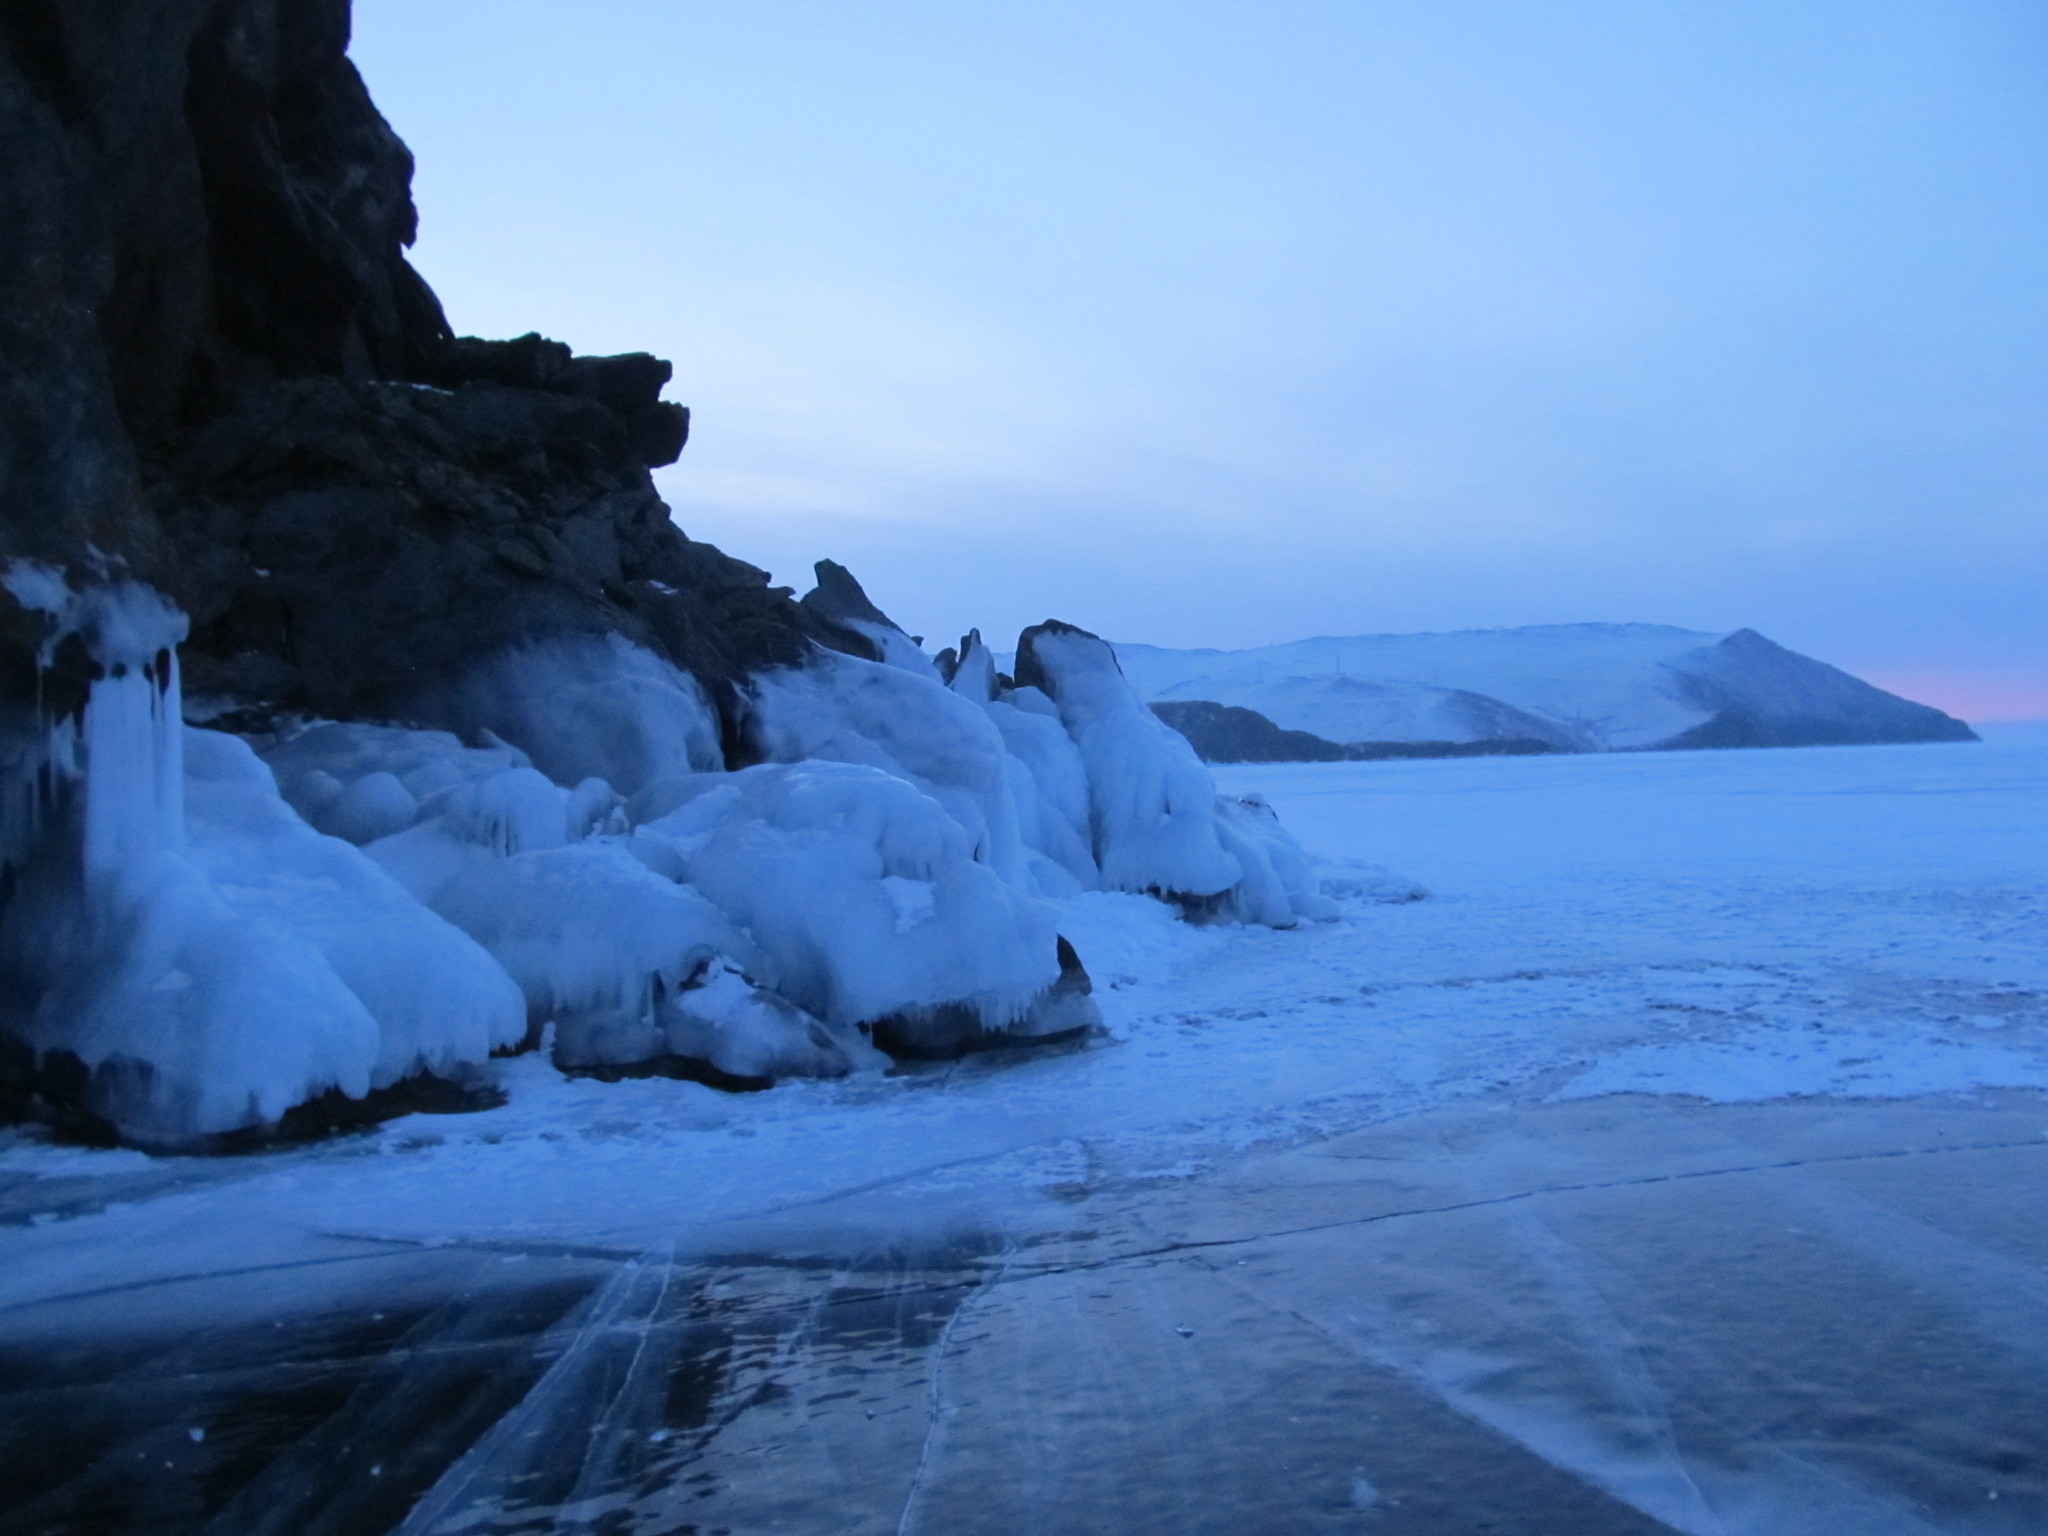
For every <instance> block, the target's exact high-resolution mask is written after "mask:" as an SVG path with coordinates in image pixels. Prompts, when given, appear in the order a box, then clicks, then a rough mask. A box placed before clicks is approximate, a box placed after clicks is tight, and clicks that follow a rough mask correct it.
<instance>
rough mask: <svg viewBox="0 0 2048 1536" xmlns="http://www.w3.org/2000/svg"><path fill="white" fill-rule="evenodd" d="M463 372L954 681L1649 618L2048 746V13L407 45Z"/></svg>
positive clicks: (1211, 12) (798, 19)
mask: <svg viewBox="0 0 2048 1536" xmlns="http://www.w3.org/2000/svg"><path fill="white" fill-rule="evenodd" d="M355 16H356V24H355V25H356V31H355V44H354V48H353V53H354V57H355V59H356V62H357V64H358V66H359V67H360V68H361V70H362V72H363V74H364V76H365V78H366V80H367V81H368V83H369V86H370V89H371V93H372V95H373V96H374V97H375V98H376V100H377V102H378V104H379V106H380V107H381V108H382V109H383V111H384V114H385V116H386V117H387V118H389V119H390V120H391V123H392V125H393V126H394V127H395V128H396V129H397V130H398V132H399V134H400V135H401V136H402V137H403V138H404V139H405V140H406V141H407V143H408V144H410V145H411V147H412V149H413V151H414V153H415V154H416V155H417V157H418V159H419V170H418V175H417V179H416V182H415V193H416V196H417V199H418V202H419V205H420V213H421V237H420V240H419V244H418V246H417V247H416V249H415V251H414V259H415V262H416V264H417V265H418V266H419V268H420V269H421V271H422V272H423V273H424V274H425V275H426V277H427V278H428V280H429V281H430V282H431V283H433V285H434V287H435V289H436V291H437V292H438V293H439V294H440V296H441V299H442V301H443V303H444V304H445V306H446V307H447V309H448V312H449V316H450V318H451V320H452V321H453V323H454V324H455V326H456V328H457V330H459V331H461V332H464V333H468V334H476V335H485V336H510V335H517V334H520V333H522V332H525V331H529V330H539V331H541V332H544V333H545V334H548V335H551V336H554V337H557V338H559V339H561V340H563V341H566V342H568V343H570V344H571V345H572V346H574V347H575V348H576V349H577V350H578V351H582V352H622V351H650V352H654V353H657V354H658V355H660V356H663V357H667V358H670V359H672V360H673V361H674V363H675V368H676V377H675V381H674V383H673V384H672V385H671V386H670V389H669V398H671V399H675V400H679V401H681V402H683V403H685V404H687V405H689V406H690V407H691V409H692V413H693V434H692V438H691V442H690V446H689V448H688V450H687V451H686V452H685V454H684V455H683V458H682V460H681V461H680V463H678V464H677V465H675V466H673V467H672V468H669V469H666V470H663V471H661V472H659V474H658V475H657V477H656V478H657V482H658V483H659V485H660V487H661V489H662V492H663V494H664V495H665V496H666V497H667V499H668V501H669V503H670V505H671V506H672V507H673V508H674V509H675V517H676V521H677V522H678V524H679V525H680V526H681V527H682V528H683V529H684V530H685V531H686V532H687V533H689V534H690V535H691V536H692V537H695V538H700V539H708V540H710V541H711V542H713V543H715V544H717V545H719V546H720V547H721V548H723V549H725V550H726V551H727V552H729V553H731V554H734V555H737V556H740V557H741V558H743V559H746V560H750V561H752V562H753V563H755V564H756V565H759V566H762V567H764V568H766V569H768V570H770V571H772V572H773V573H774V576H775V579H776V580H777V581H778V582H782V583H785V584H788V585H791V586H794V587H795V588H796V589H797V590H798V591H802V590H804V589H805V588H806V587H808V585H809V584H810V574H809V573H810V566H811V563H812V562H813V561H814V560H817V559H819V558H824V557H829V558H832V559H836V560H839V561H840V562H842V563H843V564H845V565H847V566H848V567H849V568H851V569H852V570H853V571H854V573H855V574H856V575H857V576H859V577H860V579H861V580H862V582H863V583H864V584H865V585H866V587H867V589H868V591H869V593H870V594H871V595H872V596H873V597H874V598H875V600H876V601H877V602H878V603H879V604H880V605H881V606H882V607H883V608H884V609H886V610H887V611H888V612H889V613H890V614H891V615H892V616H893V617H895V618H896V619H897V620H898V622H900V623H901V624H902V625H903V626H904V627H905V628H906V629H908V630H910V631H912V632H913V633H916V634H920V635H924V636H926V637H928V639H929V640H930V642H931V644H932V645H933V646H934V647H936V646H937V645H938V644H940V643H949V642H950V641H951V640H953V639H954V638H955V637H957V636H958V635H959V634H960V633H962V632H963V631H964V630H965V629H967V628H968V627H969V626H978V627H980V628H981V629H982V630H983V631H984V632H985V633H986V634H988V635H989V636H990V637H991V639H992V640H993V641H994V642H995V643H996V644H997V645H998V647H999V648H1001V647H1004V646H1007V645H1008V644H1010V643H1012V642H1013V640H1014V637H1015V634H1016V632H1017V630H1018V629H1019V628H1021V627H1022V626H1023V625H1025V624H1028V623H1033V622H1036V621H1038V620H1041V619H1044V618H1048V617H1056V618H1061V619H1065V620H1068V621H1070V622H1073V623H1077V624H1081V625H1083V626H1085V627H1087V628H1089V629H1093V630H1095V631H1097V632H1099V633H1102V634H1105V635H1108V636H1110V637H1111V638H1115V639H1121V640H1133V641H1143V642H1147V643H1151V644H1156V645H1171V646H1198V645H1211V646H1223V647H1237V646H1249V645H1259V644H1267V643H1272V642H1277V641H1284V640H1291V639H1298V638H1303V637H1305V636H1309V635H1317V634H1364V633H1378V632H1398V631H1412V630H1443V629H1462V628H1491V627H1496V626H1503V625H1516V624H1537V623H1575V622H1583V621H1602V622H1627V621H1647V622H1657V623H1669V624H1680V625H1686V626H1689V627H1693V628H1698V629H1702V630H1709V631H1716V632H1725V631H1729V630H1733V629H1737V628H1741V627H1745V626H1747V627H1751V628H1755V629H1759V630H1762V631H1763V632H1764V633H1765V634H1767V635H1769V636H1771V637H1772V638H1773V639H1775V640H1778V641H1779V642H1781V643H1783V644H1785V645H1789V646H1791V647H1792V648H1794V649H1795V650H1800V651H1804V652H1806V653H1808V654H1810V655H1815V656H1818V657H1820V658H1822V659H1824V660H1827V661H1831V662H1834V663H1835V664H1837V665H1839V666H1843V667H1846V668H1848V669H1849V670H1851V671H1854V672H1856V673H1858V674H1859V675H1861V676H1865V677H1868V678H1870V679H1872V680H1873V681H1876V682H1879V683H1881V684H1883V685H1885V686H1888V687H1893V688H1895V689H1899V690H1900V691H1904V692H1907V693H1908V694H1909V695H1910V696H1912V697H1915V698H1920V699H1923V700H1926V701H1928V702H1931V703H1935V704H1939V705H1942V706H1944V707H1946V708H1950V709H1951V710H1954V711H1956V712H1958V713H1961V714H1963V715H1965V717H1967V718H1970V719H1973V720H1999V719H2024V718H2040V717H2048V602H2044V594H2048V280H2044V274H2048V5H2043V4H2042V3H2041V0H1791V3H1788V0H1276V3H1275V4H1273V5H1270V6H1257V7H1254V6H1247V5H1243V4H1241V3H1228V4H1226V3H1222V0H1175V3H1172V4H1167V3H1164V0H1113V3H1105V0H1093V3H1084V0H1036V3H1034V4H1032V5H1029V6H1019V5H1016V4H1014V3H1011V4H1000V5H999V4H994V3H988V0H582V3H579V4H576V5H573V6H571V5H565V4H562V3H560V0H356V6H355Z"/></svg>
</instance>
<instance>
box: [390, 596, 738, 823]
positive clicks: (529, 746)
mask: <svg viewBox="0 0 2048 1536" xmlns="http://www.w3.org/2000/svg"><path fill="white" fill-rule="evenodd" d="M406 713H407V714H408V715H410V716H411V717H412V718H414V719H418V720H421V721H424V722H428V723H432V724H436V725H441V726H445V727H447V728H448V729H450V730H454V731H460V732H462V733H463V734H465V735H469V734H472V733H475V732H477V731H480V730H488V731H490V732H492V733H493V734H494V735H496V736H498V737H501V738H502V739H503V740H505V741H508V742H510V743H512V744H513V745H514V746H516V747H518V748H520V749H521V750H522V751H523V752H525V753H526V754H527V755H528V756H529V757H530V758H531V759H532V763H533V766H534V767H536V768H538V769H540V770H541V772H543V773H545V774H546V775H547V776H548V777H549V778H551V779H553V780H555V782H557V783H558V784H574V783H577V782H579V781H580V780H583V779H589V778H599V779H603V780H605V781H606V782H607V783H609V784H613V785H616V786H617V787H618V789H619V790H620V791H621V792H622V793H624V794H628V795H630V794H634V793H636V792H638V791H639V790H641V789H642V788H644V787H645V786H646V785H648V784H649V783H651V782H652V781H653V780H655V779H657V778H659V777H661V776H662V775H664V774H671V773H681V772H686V771H689V770H692V769H694V770H699V771H709V770H714V769H718V768H722V767H724V766H725V756H724V752H723V749H722V748H721V747H720V744H719V729H718V716H717V714H716V713H715V712H714V711H713V710H712V708H711V705H710V702H709V701H708V700H707V699H706V698H705V697H704V690H703V689H702V688H701V687H699V686H698V684H697V680H696V679H695V678H693V677H691V676H690V675H689V674H688V673H687V672H683V671H680V670H679V669H677V668H676V667H674V666H672V665H670V664H669V663H668V662H666V661H664V660H662V658H660V657H659V656H656V655H655V654H654V653H653V652H652V651H649V650H646V649H644V648H642V647H640V646H637V645H634V644H633V643H632V642H631V641H629V640H627V639H625V638H624V637H623V636H620V635H615V634H611V635H565V636H559V637H556V638H553V639H549V640H544V641H536V642H533V643H531V644H526V645H518V646H513V647H511V648H509V649H506V650H502V651H498V652H496V653H494V654H492V655H489V656H486V657H483V658H482V659H481V660H478V661H476V662H474V663H472V664H471V665H470V666H469V667H467V668H466V669H465V670H464V671H463V672H462V673H461V674H460V675H459V676H457V677H455V678H453V679H451V680H448V681H446V682H442V683H436V684H433V685H431V686H429V687H427V688H424V689H422V690H421V691H420V692H419V693H418V694H416V695H415V696H413V697H412V698H411V699H409V700H407V701H406Z"/></svg>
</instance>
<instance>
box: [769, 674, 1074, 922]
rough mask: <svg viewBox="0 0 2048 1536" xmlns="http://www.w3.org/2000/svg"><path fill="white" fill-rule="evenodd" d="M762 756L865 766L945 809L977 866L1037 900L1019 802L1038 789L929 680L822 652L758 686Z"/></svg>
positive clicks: (977, 714)
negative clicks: (1021, 833) (1021, 831)
mask: <svg viewBox="0 0 2048 1536" xmlns="http://www.w3.org/2000/svg"><path fill="white" fill-rule="evenodd" d="M749 728H750V730H751V732H752V734H753V737H754V744H755V746H756V748H757V749H758V750H759V751H760V753H761V755H762V756H764V757H766V758H768V759H769V760H770V761H773V762H779V763H800V762H804V761H806V760H820V761H826V762H837V763H859V764H863V765H865V766H867V767H870V768H878V769H880V770H881V771H882V772H884V773H887V774H891V775H893V776H895V777H896V778H899V779H904V780H906V781H908V782H909V783H911V784H914V785H916V786H917V788H918V789H920V790H922V791H923V792H924V793H925V794H927V795H929V796H930V797H931V798H932V799H933V800H936V801H937V802H938V803H939V804H940V805H941V806H943V807H944V808H945V810H946V813H947V814H948V815H950V816H951V817H952V818H953V820H954V821H955V822H957V823H958V824H959V826H960V829H961V831H962V832H964V833H965V834H966V837H967V841H968V848H969V853H970V856H971V857H972V858H974V859H976V860H978V861H979V862H981V863H983V864H986V865H988V866H989V867H990V868H991V869H993V870H994V871H995V872H996V874H997V875H999V876H1000V877H1001V878H1002V879H1004V880H1005V881H1007V882H1009V883H1010V884H1012V885H1014V886H1016V887H1018V888H1019V889H1020V890H1024V891H1027V892H1030V893H1031V894H1037V892H1038V889H1039V887H1038V885H1037V883H1036V881H1035V879H1034V877H1033V876H1032V874H1031V873H1030V872H1029V870H1028V868H1027V858H1026V851H1025V847H1024V843H1023V840H1022V838H1021V837H1020V836H1019V832H1018V819H1019V818H1018V812H1017V795H1018V793H1019V792H1020V791H1021V792H1022V793H1024V794H1026V795H1029V796H1031V797H1032V798H1034V799H1035V798H1036V793H1037V791H1036V788H1035V786H1034V785H1033V784H1032V783H1031V780H1030V776H1029V774H1028V773H1024V772H1021V771H1020V770H1021V769H1022V766H1023V765H1021V764H1017V765H1015V766H1014V767H1013V766H1012V759H1011V758H1010V754H1009V752H1008V750H1007V749H1006V748H1005V746H1004V744H1003V737H1002V733H1001V732H1000V731H999V730H997V728H996V725H995V723H994V722H993V721H992V720H990V719H989V717H988V714H987V712H986V711H985V710H982V709H980V708H978V707H977V706H976V705H975V704H974V703H972V702H970V701H969V700H967V699H965V698H963V697H961V696H960V695H959V694H957V693H954V692H952V691H951V690H949V689H948V688H946V687H945V685H943V684H942V683H941V682H940V681H939V680H938V675H937V674H936V673H935V672H933V671H932V670H931V668H930V666H929V665H927V666H926V667H925V668H924V670H923V671H922V672H918V671H913V670H910V669H907V668H904V667H900V666H893V665H889V664H886V663H883V662H874V661H863V660H861V659H859V658H858V657H854V656H845V655H841V654H840V653H838V652H836V651H820V652H819V653H818V654H817V655H816V656H815V657H814V658H813V659H812V661H811V662H810V664H809V665H807V666H804V667H802V668H785V669H782V670H778V671H773V672H768V673H764V674H762V675H761V676H760V677H757V678H756V679H755V681H754V704H753V709H752V713H751V716H750V720H749Z"/></svg>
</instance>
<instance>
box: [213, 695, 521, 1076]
mask: <svg viewBox="0 0 2048 1536" xmlns="http://www.w3.org/2000/svg"><path fill="white" fill-rule="evenodd" d="M185 816H186V828H187V834H188V842H189V846H188V849H187V855H188V857H189V859H190V861H191V862H192V864H193V865H194V866H195V867H196V868H197V869H198V870H199V871H200V873H201V874H203V875H204V876H205V877H206V878H207V880H208V881H209V882H210V884H211V885H212V887H213V889H214V891H215V893H216V894H217V895H218V896H219V897H220V899H221V900H222V901H223V902H225V903H226V905H227V906H228V907H229V908H230V909H231V910H233V911H234V912H236V913H237V914H238V915H239V916H240V917H241V918H242V919H243V920H244V921H245V922H246V923H247V925H248V926H249V927H250V928H251V929H252V930H254V929H270V930H274V931H277V932H280V933H283V934H288V935H292V936H295V937H297V938H300V939H303V940H305V941H306V942H307V943H309V944H311V945H312V947H313V948H314V949H316V950H317V951H318V952H319V954H320V956H321V958H322V959H323V960H324V961H325V962H326V964H327V966H328V967H329V968H330V969H331V970H332V971H333V973H334V975H335V976H336V977H338V978H339V979H340V980H341V982H342V983H343V984H344V985H345V986H346V987H347V988H348V989H349V991H350V992H352V993H353V994H354V995H355V996H356V997H357V998H358V999H359V1000H360V1001H361V1003H362V1004H363V1006H364V1008H365V1009H366V1010H367V1011H368V1013H369V1015H370V1017H371V1018H372V1019H373V1020H374V1021H375V1024H376V1030H377V1035H376V1042H377V1043H376V1056H375V1059H374V1061H373V1062H372V1063H371V1069H370V1085H371V1086H372V1087H379V1088H381V1087H387V1086H389V1085H390V1084H392V1083H395V1082H397V1081H398V1080H399V1079H401V1078H403V1077H407V1076H410V1075H411V1074H412V1073H414V1072H418V1071H423V1070H424V1071H429V1072H435V1073H442V1074H445V1073H447V1072H449V1071H451V1070H452V1069H454V1068H456V1067H458V1066H461V1065H464V1064H469V1063H475V1062H480V1061H483V1060H484V1059H485V1058H486V1057H488V1056H489V1055H490V1053H491V1052H492V1051H493V1050H495V1049H497V1048H499V1047H501V1046H508V1045H513V1044H516V1043H517V1042H518V1040H519V1039H520V1037H521V1036H522V1035H523V1034H524V1033H525V1029H526V1013H525V1009H524V1007H523V1006H522V1005H521V1002H520V998H519V994H518V992H517V991H516V990H515V989H514V987H513V986H512V984H511V981H510V979H509V978H508V977H507V975H506V973H505V971H504V969H503V968H502V967H500V966H499V965H498V964H496V963H495V962H494V961H493V960H492V959H491V957H490V956H489V955H487V954H486V953H484V951H483V950H482V949H480V948H479V947H478V946H477V945H476V944H475V943H473V942H471V941H470V940H469V939H468V938H466V937H465V936H464V935H463V934H462V933H461V932H459V931H458V930H457V929H456V928H455V927H453V926H451V925H450V924H448V923H447V922H445V921H443V920H442V919H441V918H439V917H437V916H436V915H435V914H434V913H432V912H431V911H428V910H426V909H425V908H423V907H422V906H421V905H420V903H419V902H418V901H416V900H414V899H413V897H412V896H411V895H410V894H409V893H408V892H407V891H406V890H405V889H404V888H403V887H402V886H401V885H399V884H398V883H397V882H396V881H394V880H392V879H391V878H390V877H389V876H388V875H387V874H385V873H384V871H383V870H381V869H379V868H378V867H377V866H376V865H375V864H374V863H372V862H371V861H370V860H369V859H367V858H365V857H364V856H363V854H362V853H360V852H359V851H357V850H356V849H355V848H352V847H350V846H349V845H348V844H347V843H344V842H342V841H340V840H338V839H336V838H332V837H324V836H322V835H321V834H320V833H318V832H316V831H314V830H313V829H312V828H311V827H309V826H307V825H306V823H305V822H304V821H302V820H301V819H300V818H299V817H298V816H296V815H295V814H293V812H292V809H291V807H290V806H288V805H287V804H285V802H284V801H283V800H282V799H281V798H279V796H278V793H277V786H276V783H275V781H274V780H273V779H272V777H271V774H270V771H269V769H268V768H266V767H265V766H264V765H263V763H262V762H260V761H259V760H258V759H257V757H256V755H255V754H254V753H253V752H251V751H250V750H249V748H248V746H247V744H246V743H244V742H242V741H241V740H239V739H238V738H236V737H233V736H225V735H221V734H219V733H217V732H213V731H201V730H187V731H186V732H185ZM265 1022H266V1023H267V1024H268V1026H269V1032H270V1033H271V1034H273V1035H278V1036H281V1035H286V1034H289V1033H291V1032H292V1031H293V1029H294V1028H295V1027H296V1022H295V1020H294V1018H293V1014H292V1012H291V1010H290V1007H289V1006H288V1005H286V1004H285V1003H284V1000H279V1007H278V1008H277V1010H276V1011H275V1012H274V1013H273V1014H272V1015H271V1017H270V1018H269V1019H268V1020H266V1021H265Z"/></svg>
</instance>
